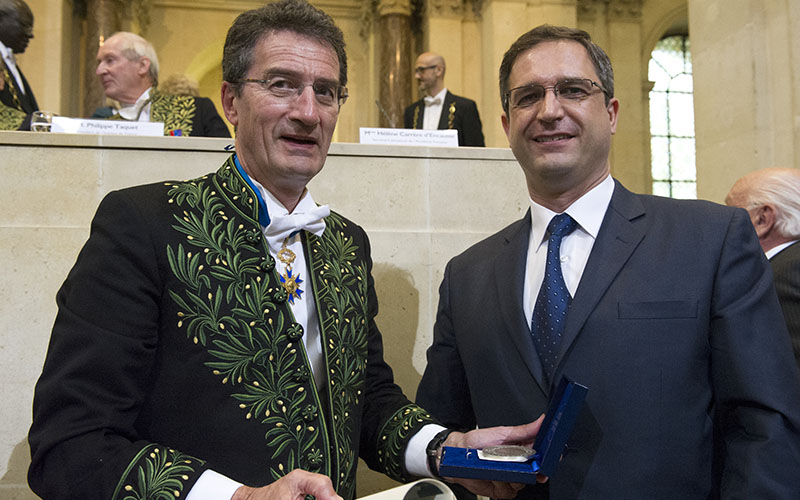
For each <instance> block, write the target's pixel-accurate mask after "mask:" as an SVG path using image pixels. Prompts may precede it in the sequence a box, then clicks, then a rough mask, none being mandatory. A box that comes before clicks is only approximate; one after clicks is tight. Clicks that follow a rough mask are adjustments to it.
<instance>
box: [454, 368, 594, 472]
mask: <svg viewBox="0 0 800 500" xmlns="http://www.w3.org/2000/svg"><path fill="white" fill-rule="evenodd" d="M587 391H588V389H587V388H586V387H585V386H583V385H581V384H578V383H576V382H573V381H571V380H568V379H567V378H562V379H561V381H560V382H559V384H558V388H557V389H556V392H555V393H554V394H553V397H552V399H551V400H550V402H549V404H548V405H547V413H545V417H544V421H543V422H542V428H541V430H540V431H539V434H538V435H537V436H536V442H535V443H533V449H534V450H535V453H534V455H533V457H531V458H529V459H528V460H527V461H525V462H500V461H495V460H486V459H481V458H479V457H478V450H476V449H473V448H453V447H450V446H445V447H444V449H443V450H442V459H441V462H440V463H439V474H440V475H441V476H442V477H461V478H469V479H486V480H490V481H505V482H512V483H527V484H534V483H536V475H537V474H541V475H543V476H552V475H553V473H554V472H555V470H556V467H557V466H558V462H559V460H560V458H561V454H562V453H563V452H564V446H565V445H566V444H567V439H569V436H570V434H571V433H572V428H573V427H574V426H575V421H576V420H577V418H578V413H580V410H581V408H582V407H583V402H584V399H586V392H587Z"/></svg>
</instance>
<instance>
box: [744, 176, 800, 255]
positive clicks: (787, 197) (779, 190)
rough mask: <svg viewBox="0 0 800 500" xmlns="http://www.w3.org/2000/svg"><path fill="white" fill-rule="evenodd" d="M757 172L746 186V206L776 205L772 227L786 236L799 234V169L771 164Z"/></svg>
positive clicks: (798, 236) (796, 236) (790, 236)
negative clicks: (750, 183)
mask: <svg viewBox="0 0 800 500" xmlns="http://www.w3.org/2000/svg"><path fill="white" fill-rule="evenodd" d="M760 174H761V175H758V178H757V179H758V180H757V181H756V182H754V183H753V186H752V187H751V189H749V190H748V195H747V204H748V207H747V208H748V209H750V208H755V207H759V206H763V205H767V204H769V205H772V206H774V207H775V212H776V216H775V230H776V231H778V233H779V234H780V235H781V236H784V237H786V238H792V239H797V238H800V170H797V169H795V168H770V169H767V170H765V171H763V172H760Z"/></svg>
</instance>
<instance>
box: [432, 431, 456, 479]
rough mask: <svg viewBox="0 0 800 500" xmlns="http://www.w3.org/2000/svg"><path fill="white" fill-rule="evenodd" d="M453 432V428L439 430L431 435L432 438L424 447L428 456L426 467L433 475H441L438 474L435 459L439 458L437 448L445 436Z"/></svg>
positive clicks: (440, 445)
mask: <svg viewBox="0 0 800 500" xmlns="http://www.w3.org/2000/svg"><path fill="white" fill-rule="evenodd" d="M453 432H455V430H454V429H444V430H443V431H440V432H439V433H438V434H436V435H435V436H433V439H431V440H430V442H429V443H428V447H427V448H425V454H426V455H427V456H428V468H429V469H430V470H431V474H433V475H434V477H438V478H441V477H442V476H440V475H439V465H438V464H437V463H436V459H437V458H439V449H440V448H441V447H442V444H443V443H444V442H445V440H446V439H447V436H449V435H450V434H451V433H453Z"/></svg>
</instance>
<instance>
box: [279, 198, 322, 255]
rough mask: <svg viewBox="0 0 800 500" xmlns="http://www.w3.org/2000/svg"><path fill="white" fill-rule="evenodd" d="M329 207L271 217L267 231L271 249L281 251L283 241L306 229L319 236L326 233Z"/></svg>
mask: <svg viewBox="0 0 800 500" xmlns="http://www.w3.org/2000/svg"><path fill="white" fill-rule="evenodd" d="M330 213H331V209H330V207H328V205H322V206H319V207H314V208H312V209H311V210H309V211H307V212H293V213H290V214H287V215H274V216H273V215H270V222H269V225H268V226H267V229H266V231H265V233H264V234H265V235H266V237H267V243H268V244H269V246H270V248H273V249H279V248H281V246H282V245H283V241H284V240H285V239H286V238H288V237H289V236H291V235H292V234H293V233H296V232H298V231H301V230H303V229H305V230H306V231H308V232H310V233H314V234H316V235H317V236H322V233H323V232H324V231H325V220H324V219H325V217H327V216H328V215H330Z"/></svg>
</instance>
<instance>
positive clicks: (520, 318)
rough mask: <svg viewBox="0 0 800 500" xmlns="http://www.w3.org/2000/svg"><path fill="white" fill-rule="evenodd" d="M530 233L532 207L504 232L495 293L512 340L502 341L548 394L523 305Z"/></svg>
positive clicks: (497, 258)
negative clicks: (520, 357)
mask: <svg viewBox="0 0 800 500" xmlns="http://www.w3.org/2000/svg"><path fill="white" fill-rule="evenodd" d="M530 233H531V216H530V210H529V211H528V212H527V213H526V214H525V217H524V218H523V219H521V220H520V221H518V222H517V223H516V224H514V225H512V226H511V227H510V228H509V229H508V231H507V232H506V235H505V237H506V241H505V246H504V247H503V248H502V249H501V250H500V252H498V254H497V255H496V256H495V258H494V266H493V268H494V269H493V270H494V286H495V290H494V292H495V293H496V294H497V298H498V302H499V303H500V315H501V318H502V321H503V324H504V325H505V328H501V330H502V331H504V332H506V333H507V334H508V336H509V337H511V339H510V340H511V342H510V343H509V342H505V341H503V340H501V341H500V344H501V345H503V346H508V347H509V348H513V349H515V350H516V351H518V352H519V353H520V355H521V356H522V358H523V359H524V360H525V364H526V366H527V367H528V370H529V371H530V373H531V376H533V378H534V379H536V383H537V384H538V385H539V388H540V389H542V391H544V392H545V393H547V388H546V385H545V383H544V378H543V377H544V372H543V370H542V363H541V361H540V360H539V355H538V354H537V353H536V349H535V348H534V346H533V340H532V339H531V330H530V325H529V324H527V321H526V320H525V313H524V311H523V308H522V295H523V288H524V281H525V265H526V261H527V256H528V242H529V240H530Z"/></svg>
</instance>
